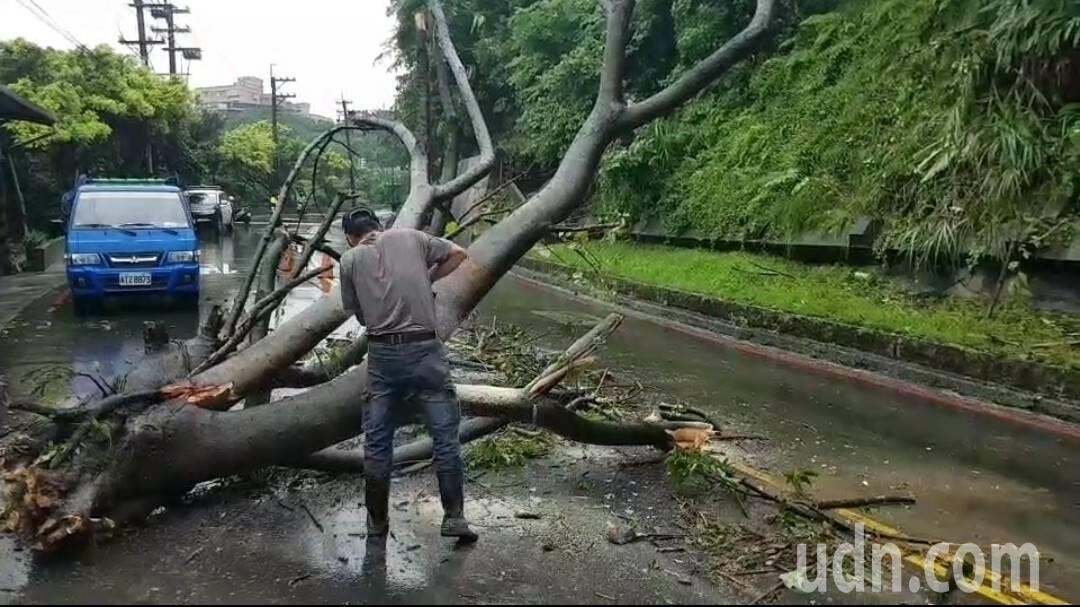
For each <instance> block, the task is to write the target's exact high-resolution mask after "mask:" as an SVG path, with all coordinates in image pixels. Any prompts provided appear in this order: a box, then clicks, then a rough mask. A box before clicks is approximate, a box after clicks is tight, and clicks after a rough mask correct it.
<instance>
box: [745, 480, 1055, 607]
mask: <svg viewBox="0 0 1080 607" xmlns="http://www.w3.org/2000/svg"><path fill="white" fill-rule="evenodd" d="M729 464H730V465H731V467H732V468H733V469H735V470H736V471H737V472H739V473H740V474H742V475H744V476H746V477H749V478H752V479H754V480H756V481H758V482H760V483H763V484H766V485H769V486H770V487H772V488H773V489H775V490H778V491H781V492H783V491H785V490H786V489H785V485H784V483H783V482H781V481H780V480H779V479H777V478H775V477H773V476H772V475H770V474H768V473H766V472H762V471H761V470H757V469H756V468H752V467H750V466H747V465H746V464H741V463H737V462H729ZM832 514H833V515H834V516H836V517H837V518H838V519H840V520H842V521H843V522H845V523H848V524H850V525H856V524H862V525H863V526H865V528H866V529H867V530H869V531H870V532H871V533H880V534H883V535H893V536H900V537H903V535H904V534H903V533H902V532H901V531H900V530H898V529H894V528H893V527H890V526H889V525H886V524H885V523H883V522H881V521H878V520H876V519H873V518H870V517H869V516H866V515H865V514H863V513H861V512H857V511H854V510H848V509H839V510H834V511H833V512H832ZM898 543H899V544H903V542H902V541H900V542H898ZM899 548H900V551H901V553H902V554H903V557H904V561H905V562H907V563H909V564H911V565H914V566H915V567H918V568H919V570H920V571H925V569H926V565H927V560H926V558H924V556H923V555H922V554H921V553H919V552H918V551H915V550H911V549H910V548H909V547H907V546H904V545H900V546H899ZM951 556H952V553H949V554H948V555H941V558H938V559H935V560H934V563H933V571H934V574H935V575H936V576H937V577H938V579H939V580H946V579H949V578H950V577H952V571H951V568H950V567H949V565H951V563H952V560H951V558H949V557H951ZM975 573H979V571H976V572H975ZM981 573H982V574H983V575H982V583H981V584H980V585H979V586H978V587H977V588H976V590H975V592H976V594H978V595H980V596H982V597H984V598H987V599H989V600H991V601H994V602H995V603H1000V604H1002V605H1032V604H1036V605H1068V604H1070V603H1069V602H1068V601H1065V600H1062V599H1060V598H1058V597H1056V596H1053V595H1050V594H1047V593H1045V592H1041V591H1038V590H1035V589H1034V588H1032V587H1031V586H1028V585H1027V584H1024V583H1021V584H1019V585H1018V586H1017V587H1016V590H1013V585H1012V581H1011V580H1010V579H1009V578H1008V577H1007V576H1004V575H999V574H997V573H995V572H993V571H990V570H989V569H986V568H985V567H983V568H981ZM995 583H996V586H997V588H998V589H999V590H994V586H995Z"/></svg>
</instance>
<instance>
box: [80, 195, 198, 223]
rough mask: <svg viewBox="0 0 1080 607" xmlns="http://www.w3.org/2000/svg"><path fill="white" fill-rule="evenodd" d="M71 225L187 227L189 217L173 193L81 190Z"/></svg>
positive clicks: (178, 196) (178, 198)
mask: <svg viewBox="0 0 1080 607" xmlns="http://www.w3.org/2000/svg"><path fill="white" fill-rule="evenodd" d="M72 225H73V226H74V227H76V228H100V227H106V226H111V227H115V226H123V225H127V226H136V225H137V226H146V227H161V228H180V227H184V228H186V227H188V220H187V214H186V213H185V212H184V204H183V202H181V200H180V195H179V194H177V193H176V192H135V191H131V192H82V193H80V194H79V197H78V200H77V201H76V203H75V217H74V219H73V221H72Z"/></svg>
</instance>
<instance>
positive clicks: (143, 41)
mask: <svg viewBox="0 0 1080 607" xmlns="http://www.w3.org/2000/svg"><path fill="white" fill-rule="evenodd" d="M128 6H130V7H132V8H134V9H135V23H136V27H138V37H137V38H136V39H135V40H125V39H124V38H123V37H121V38H120V44H123V45H124V46H137V47H139V59H140V60H141V61H142V64H143V66H145V67H147V68H149V67H150V47H152V46H154V45H157V44H164V42H163V41H161V40H151V39H148V38H147V36H146V18H145V15H144V14H143V11H144V9H145V8H146V6H147V5H146V3H145V2H143V0H134V3H133V4H129V5H128ZM146 130H147V133H146V174H147V175H153V174H154V147H153V145H152V144H151V143H150V132H149V127H147V129H146Z"/></svg>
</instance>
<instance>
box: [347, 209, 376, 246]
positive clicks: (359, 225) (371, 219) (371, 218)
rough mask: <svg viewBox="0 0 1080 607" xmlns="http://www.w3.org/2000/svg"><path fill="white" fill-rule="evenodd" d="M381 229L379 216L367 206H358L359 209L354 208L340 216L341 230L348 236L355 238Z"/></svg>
mask: <svg viewBox="0 0 1080 607" xmlns="http://www.w3.org/2000/svg"><path fill="white" fill-rule="evenodd" d="M381 229H382V226H381V225H379V218H378V217H376V216H375V213H374V212H373V211H372V210H371V209H368V208H364V207H360V208H359V209H354V210H352V211H350V212H348V213H346V214H345V216H344V217H342V218H341V230H342V231H343V232H345V233H346V234H348V235H349V236H353V237H356V238H359V237H361V236H365V235H367V234H368V233H369V232H374V231H376V230H381Z"/></svg>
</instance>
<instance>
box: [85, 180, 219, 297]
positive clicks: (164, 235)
mask: <svg viewBox="0 0 1080 607" xmlns="http://www.w3.org/2000/svg"><path fill="white" fill-rule="evenodd" d="M65 244H66V247H65V253H66V254H65V261H66V266H67V279H68V285H69V286H70V288H71V293H72V296H73V298H74V301H75V304H76V308H77V309H79V308H85V307H87V306H88V305H92V304H96V303H100V302H101V301H102V300H104V299H105V298H106V297H110V296H138V295H147V294H159V295H169V296H175V297H180V298H185V299H187V300H189V301H197V298H198V294H199V244H198V240H197V238H196V235H195V229H194V223H193V222H192V219H191V210H190V209H189V207H188V202H187V199H186V197H185V196H184V194H183V191H182V190H180V188H178V187H176V186H175V185H172V184H170V183H168V182H166V181H156V180H134V179H93V180H87V181H86V182H84V183H83V184H81V185H79V187H78V188H76V190H75V194H74V196H73V198H72V202H71V211H70V213H69V217H68V224H67V237H66V243H65Z"/></svg>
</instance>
